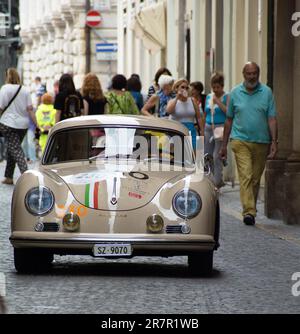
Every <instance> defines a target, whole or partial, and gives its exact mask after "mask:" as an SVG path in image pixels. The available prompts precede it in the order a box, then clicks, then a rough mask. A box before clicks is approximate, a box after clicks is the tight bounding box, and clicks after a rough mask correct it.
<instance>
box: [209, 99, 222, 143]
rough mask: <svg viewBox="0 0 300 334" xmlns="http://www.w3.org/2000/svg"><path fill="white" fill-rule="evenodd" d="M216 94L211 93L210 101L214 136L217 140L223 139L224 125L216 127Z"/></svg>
mask: <svg viewBox="0 0 300 334" xmlns="http://www.w3.org/2000/svg"><path fill="white" fill-rule="evenodd" d="M213 98H214V95H213V94H212V95H211V101H210V112H211V125H212V130H213V137H214V140H215V141H222V140H223V137H224V125H222V126H218V127H215V122H214V116H215V105H214V102H213Z"/></svg>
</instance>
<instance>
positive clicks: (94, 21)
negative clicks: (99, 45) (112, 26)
mask: <svg viewBox="0 0 300 334" xmlns="http://www.w3.org/2000/svg"><path fill="white" fill-rule="evenodd" d="M101 23H102V16H101V13H100V12H99V11H97V10H90V11H89V12H88V13H87V15H86V24H87V26H89V27H90V28H97V27H99V26H100V25H101Z"/></svg>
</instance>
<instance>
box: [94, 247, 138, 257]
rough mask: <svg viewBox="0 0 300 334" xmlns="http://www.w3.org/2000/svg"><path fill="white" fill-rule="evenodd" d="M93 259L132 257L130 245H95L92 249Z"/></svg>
mask: <svg viewBox="0 0 300 334" xmlns="http://www.w3.org/2000/svg"><path fill="white" fill-rule="evenodd" d="M93 253H94V256H95V257H112V256H115V257H123V256H124V257H125V256H131V255H132V247H131V245H130V244H97V245H95V246H94V248H93Z"/></svg>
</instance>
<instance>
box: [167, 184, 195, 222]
mask: <svg viewBox="0 0 300 334" xmlns="http://www.w3.org/2000/svg"><path fill="white" fill-rule="evenodd" d="M201 208H202V201H201V197H200V196H199V194H197V193H196V192H195V191H193V190H182V191H179V192H178V193H177V194H176V195H175V196H174V198H173V209H174V211H175V213H176V214H177V216H179V217H181V218H184V219H192V218H195V217H196V216H197V215H198V214H199V212H200V211H201Z"/></svg>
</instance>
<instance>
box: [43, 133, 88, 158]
mask: <svg viewBox="0 0 300 334" xmlns="http://www.w3.org/2000/svg"><path fill="white" fill-rule="evenodd" d="M88 151H89V131H88V129H83V130H71V131H64V132H60V133H57V134H56V135H54V137H53V138H52V141H51V143H50V150H49V151H48V152H46V155H45V159H44V161H45V162H46V163H47V164H55V163H60V162H68V161H76V160H84V159H87V158H88Z"/></svg>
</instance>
